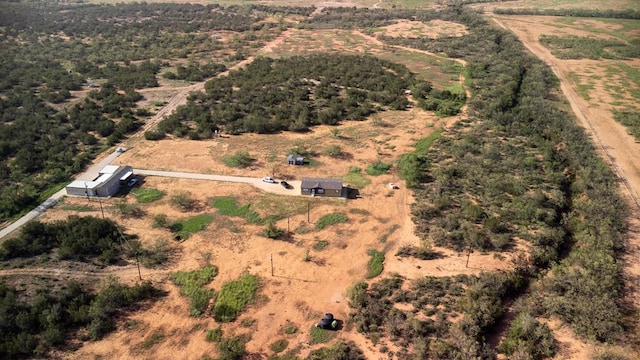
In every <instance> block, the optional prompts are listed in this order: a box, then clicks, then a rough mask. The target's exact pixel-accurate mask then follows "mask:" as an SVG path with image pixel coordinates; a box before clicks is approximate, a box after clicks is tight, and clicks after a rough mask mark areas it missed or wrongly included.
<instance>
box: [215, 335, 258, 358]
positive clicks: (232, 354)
mask: <svg viewBox="0 0 640 360" xmlns="http://www.w3.org/2000/svg"><path fill="white" fill-rule="evenodd" d="M249 340H250V339H249V337H248V336H247V335H239V336H234V337H230V338H222V339H221V340H220V341H219V342H218V345H217V348H218V353H219V356H220V357H219V358H218V359H219V360H240V359H243V358H244V356H245V345H246V344H247V342H249Z"/></svg>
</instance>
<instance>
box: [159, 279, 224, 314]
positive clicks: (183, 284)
mask: <svg viewBox="0 0 640 360" xmlns="http://www.w3.org/2000/svg"><path fill="white" fill-rule="evenodd" d="M217 273H218V269H217V268H216V267H215V266H206V267H204V268H203V269H201V270H193V271H177V272H174V273H172V274H171V275H170V276H169V279H171V281H173V283H174V284H176V285H178V286H180V294H181V295H182V296H186V297H188V298H189V314H190V315H191V316H194V317H197V316H200V315H202V313H204V312H205V311H206V310H207V307H209V301H210V300H211V299H212V298H213V296H214V295H215V294H214V292H213V290H211V289H205V288H203V286H204V285H206V284H208V283H210V282H211V280H213V278H214V277H215V276H216V275H217Z"/></svg>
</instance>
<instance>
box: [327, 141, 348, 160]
mask: <svg viewBox="0 0 640 360" xmlns="http://www.w3.org/2000/svg"><path fill="white" fill-rule="evenodd" d="M322 153H323V154H325V155H327V156H330V157H332V158H341V157H343V156H344V155H345V153H344V151H343V150H342V147H340V145H337V144H333V145H329V146H328V147H327V148H325V149H324V151H323V152H322Z"/></svg>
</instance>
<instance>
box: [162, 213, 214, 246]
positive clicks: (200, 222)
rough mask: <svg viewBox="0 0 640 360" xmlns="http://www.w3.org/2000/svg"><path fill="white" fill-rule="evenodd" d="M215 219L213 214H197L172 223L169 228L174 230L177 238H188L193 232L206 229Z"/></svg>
mask: <svg viewBox="0 0 640 360" xmlns="http://www.w3.org/2000/svg"><path fill="white" fill-rule="evenodd" d="M212 221H213V216H211V215H208V214H202V215H196V216H193V217H190V218H188V219H184V220H181V221H178V222H175V223H173V224H171V226H170V227H169V229H170V230H171V231H173V233H174V234H175V237H176V239H180V240H183V241H184V240H186V239H188V238H189V237H190V236H191V234H195V233H197V232H198V231H202V230H204V229H205V228H206V227H207V225H209V224H210V223H211V222H212Z"/></svg>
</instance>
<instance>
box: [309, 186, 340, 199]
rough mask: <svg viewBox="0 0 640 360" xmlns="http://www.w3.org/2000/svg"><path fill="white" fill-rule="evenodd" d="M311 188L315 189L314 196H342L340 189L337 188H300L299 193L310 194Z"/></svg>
mask: <svg viewBox="0 0 640 360" xmlns="http://www.w3.org/2000/svg"><path fill="white" fill-rule="evenodd" d="M313 190H315V196H325V197H342V189H340V190H337V189H322V188H315V189H307V188H301V189H300V193H301V194H302V195H309V196H311V194H312V192H313Z"/></svg>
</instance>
